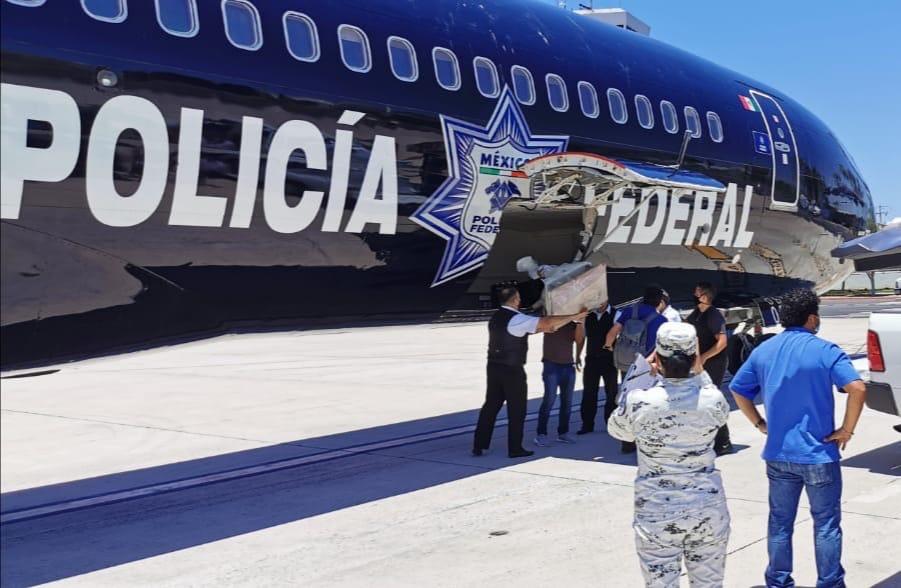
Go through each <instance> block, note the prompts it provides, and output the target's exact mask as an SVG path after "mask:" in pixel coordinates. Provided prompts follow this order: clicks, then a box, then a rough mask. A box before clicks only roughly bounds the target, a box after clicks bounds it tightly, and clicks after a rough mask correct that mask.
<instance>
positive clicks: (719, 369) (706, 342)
mask: <svg viewBox="0 0 901 588" xmlns="http://www.w3.org/2000/svg"><path fill="white" fill-rule="evenodd" d="M693 294H694V298H695V302H696V304H697V307H696V308H695V309H694V310H693V311H691V314H690V315H688V317H687V318H686V319H685V322H687V323H689V324H691V325H693V326H694V328H695V329H696V330H697V333H698V345H699V347H700V351H701V357H700V361H701V365H702V366H703V367H704V370H705V371H706V372H707V374H708V375H709V376H710V379H711V380H713V385H714V386H716V387H717V388H719V387H720V386H721V385H722V384H723V377H724V376H725V375H726V364H727V363H728V358H729V354H728V353H726V346H727V338H726V318H725V317H724V316H723V313H722V312H720V309H718V308H716V307H715V306H713V299H714V298H716V288H714V286H713V284H711V283H710V282H698V285H697V286H695V289H694V292H693ZM713 450H714V451H715V452H716V454H717V455H725V454H727V453H732V451H733V450H732V441H731V440H730V438H729V425H723V426H722V427H720V430H719V431H717V433H716V441H715V442H714V443H713Z"/></svg>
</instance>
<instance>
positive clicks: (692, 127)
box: [684, 106, 701, 139]
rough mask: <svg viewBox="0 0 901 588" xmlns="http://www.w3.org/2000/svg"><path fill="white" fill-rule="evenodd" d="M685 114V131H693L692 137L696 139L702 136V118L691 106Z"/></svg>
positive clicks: (685, 110) (686, 108)
mask: <svg viewBox="0 0 901 588" xmlns="http://www.w3.org/2000/svg"><path fill="white" fill-rule="evenodd" d="M684 112H685V130H687V131H691V136H692V137H694V138H695V139H697V138H699V137H700V136H701V117H700V116H698V111H697V110H695V109H694V108H692V107H691V106H686V107H685V109H684Z"/></svg>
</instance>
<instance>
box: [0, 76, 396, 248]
mask: <svg viewBox="0 0 901 588" xmlns="http://www.w3.org/2000/svg"><path fill="white" fill-rule="evenodd" d="M0 95H2V107H0V110H2V127H3V132H2V145H0V156H2V165H0V170H2V218H5V219H6V218H8V219H16V218H19V212H20V209H21V205H22V193H23V188H24V182H25V181H26V180H27V181H40V182H60V181H63V180H65V179H66V178H68V177H69V175H70V174H71V173H72V171H73V170H74V169H75V166H76V164H77V162H78V156H79V152H80V146H81V130H82V129H81V117H80V116H79V111H78V105H77V104H76V102H75V100H74V99H73V98H72V97H71V96H70V95H69V94H66V93H65V92H60V91H57V90H48V89H43V88H33V87H28V86H20V85H15V84H3V85H2V94H0ZM364 116H365V114H364V113H362V112H355V111H350V110H347V111H344V113H343V114H342V115H341V117H340V118H339V119H338V121H337V124H338V125H342V126H346V127H352V126H353V125H355V124H356V123H358V122H359V121H360V120H361V119H362V118H363V117H364ZM29 121H43V122H46V123H48V124H49V125H50V127H51V128H52V130H53V135H52V141H51V143H50V145H49V146H47V147H46V148H35V147H30V146H28V126H29ZM128 129H132V130H134V131H136V132H137V133H138V134H139V135H140V137H141V141H142V143H143V151H144V161H143V174H142V176H141V180H140V182H139V185H138V188H137V190H136V191H135V192H134V193H133V194H131V195H129V196H123V195H122V194H120V193H119V192H118V191H117V190H116V186H115V184H114V182H113V165H114V160H115V156H116V147H117V144H118V142H119V138H120V136H121V135H122V133H123V132H125V131H126V130H128ZM202 129H203V111H202V110H196V109H193V108H182V109H181V116H180V125H179V132H178V162H177V167H176V170H175V181H174V189H173V195H172V208H171V210H170V213H169V219H168V224H170V225H180V226H200V227H221V226H223V222H224V220H225V211H226V204H227V199H226V198H223V197H219V196H205V195H201V194H198V180H199V170H200V156H201V152H200V151H201V133H202ZM262 138H263V119H261V118H257V117H252V116H245V117H243V118H242V123H241V146H240V156H239V164H238V166H239V167H238V174H237V176H238V177H237V181H236V187H235V196H234V206H233V207H232V211H231V218H230V219H229V223H228V226H229V227H232V228H247V227H249V226H250V221H251V218H252V216H253V211H254V206H255V203H256V198H257V187H258V183H259V176H260V160H261V151H262V145H263V141H262ZM352 146H353V131H351V130H343V129H339V130H337V131H336V133H335V144H334V152H333V156H332V161H331V178H330V184H329V191H328V198H327V199H326V196H325V192H323V191H318V190H305V191H304V192H303V193H302V194H300V195H299V199H298V201H297V204H295V205H293V206H291V205H289V204H288V201H287V200H286V193H285V181H286V178H287V174H288V164H289V162H291V160H292V155H293V154H294V152H295V151H298V152H302V153H303V155H304V160H305V167H306V168H308V169H312V170H320V171H326V170H328V161H327V155H326V143H325V139H324V137H323V135H322V132H320V130H319V129H318V128H317V127H316V126H315V125H313V124H312V123H310V122H308V121H303V120H289V121H287V122H285V123H284V124H282V125H281V126H279V127H278V129H277V130H276V131H275V134H274V135H273V137H272V141H271V142H270V144H269V150H268V153H267V157H266V169H265V176H264V182H263V215H264V217H265V219H266V222H267V224H268V225H269V226H270V227H271V228H272V230H274V231H277V232H279V233H296V232H298V231H302V230H304V229H306V228H307V227H309V226H310V224H311V223H312V222H313V221H314V219H315V218H316V216H317V215H318V214H319V211H320V209H321V208H322V204H323V201H325V214H324V215H323V220H322V230H323V231H326V232H337V231H340V230H341V222H342V219H343V216H344V209H345V202H346V198H347V187H348V180H349V176H350V157H351V147H352ZM395 151H396V147H395V140H394V137H388V136H383V135H376V136H375V138H374V140H373V142H372V148H371V151H370V155H369V161H368V162H367V165H366V172H365V174H364V176H363V182H362V184H361V186H360V191H359V196H358V198H357V201H356V204H355V206H354V208H353V211H352V213H351V214H350V218H349V220H348V221H347V224H346V225H345V226H344V229H343V230H344V231H345V232H348V233H360V232H362V231H363V228H364V226H365V225H367V224H373V225H376V226H377V227H378V231H379V233H382V234H394V233H395V232H396V227H397V200H398V199H397V158H396V154H395ZM168 176H169V132H168V129H167V127H166V120H165V118H164V117H163V114H162V112H160V110H159V108H157V107H156V105H154V104H153V103H152V102H150V101H149V100H147V99H145V98H140V97H137V96H128V95H121V96H116V97H114V98H111V99H110V100H108V101H107V102H106V103H104V104H103V106H101V107H100V109H99V110H98V112H97V116H96V117H95V119H94V122H93V125H92V126H91V130H90V135H89V138H88V144H87V153H86V156H85V192H86V195H87V202H88V207H89V208H90V210H91V213H92V214H93V215H94V217H95V218H96V219H97V220H98V221H100V222H101V223H103V224H105V225H109V226H113V227H131V226H135V225H138V224H140V223H142V222H144V221H146V220H147V219H148V218H150V216H151V215H153V213H154V212H155V211H156V210H157V208H158V207H159V205H160V203H161V201H162V199H163V195H164V191H165V189H166V185H167V182H168ZM380 187H381V190H380V189H379V188H380ZM379 193H380V194H379ZM379 196H380V197H379Z"/></svg>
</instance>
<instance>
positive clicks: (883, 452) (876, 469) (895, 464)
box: [842, 441, 901, 586]
mask: <svg viewBox="0 0 901 588" xmlns="http://www.w3.org/2000/svg"><path fill="white" fill-rule="evenodd" d="M842 466H844V467H847V468H863V469H867V470H870V471H871V472H873V473H874V474H887V475H889V476H901V441H896V442H895V443H889V444H888V445H883V446H882V447H877V448H876V449H871V450H870V451H867V452H865V453H861V454H859V455H855V456H853V457H849V458H848V459H843V460H842ZM899 586H901V584H899Z"/></svg>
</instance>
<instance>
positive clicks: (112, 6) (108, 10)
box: [81, 0, 128, 22]
mask: <svg viewBox="0 0 901 588" xmlns="http://www.w3.org/2000/svg"><path fill="white" fill-rule="evenodd" d="M81 7H82V8H84V11H85V12H87V13H88V16H90V17H91V18H95V19H97V20H102V21H104V22H122V21H123V20H125V17H126V16H128V7H127V6H126V5H125V0H81Z"/></svg>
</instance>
